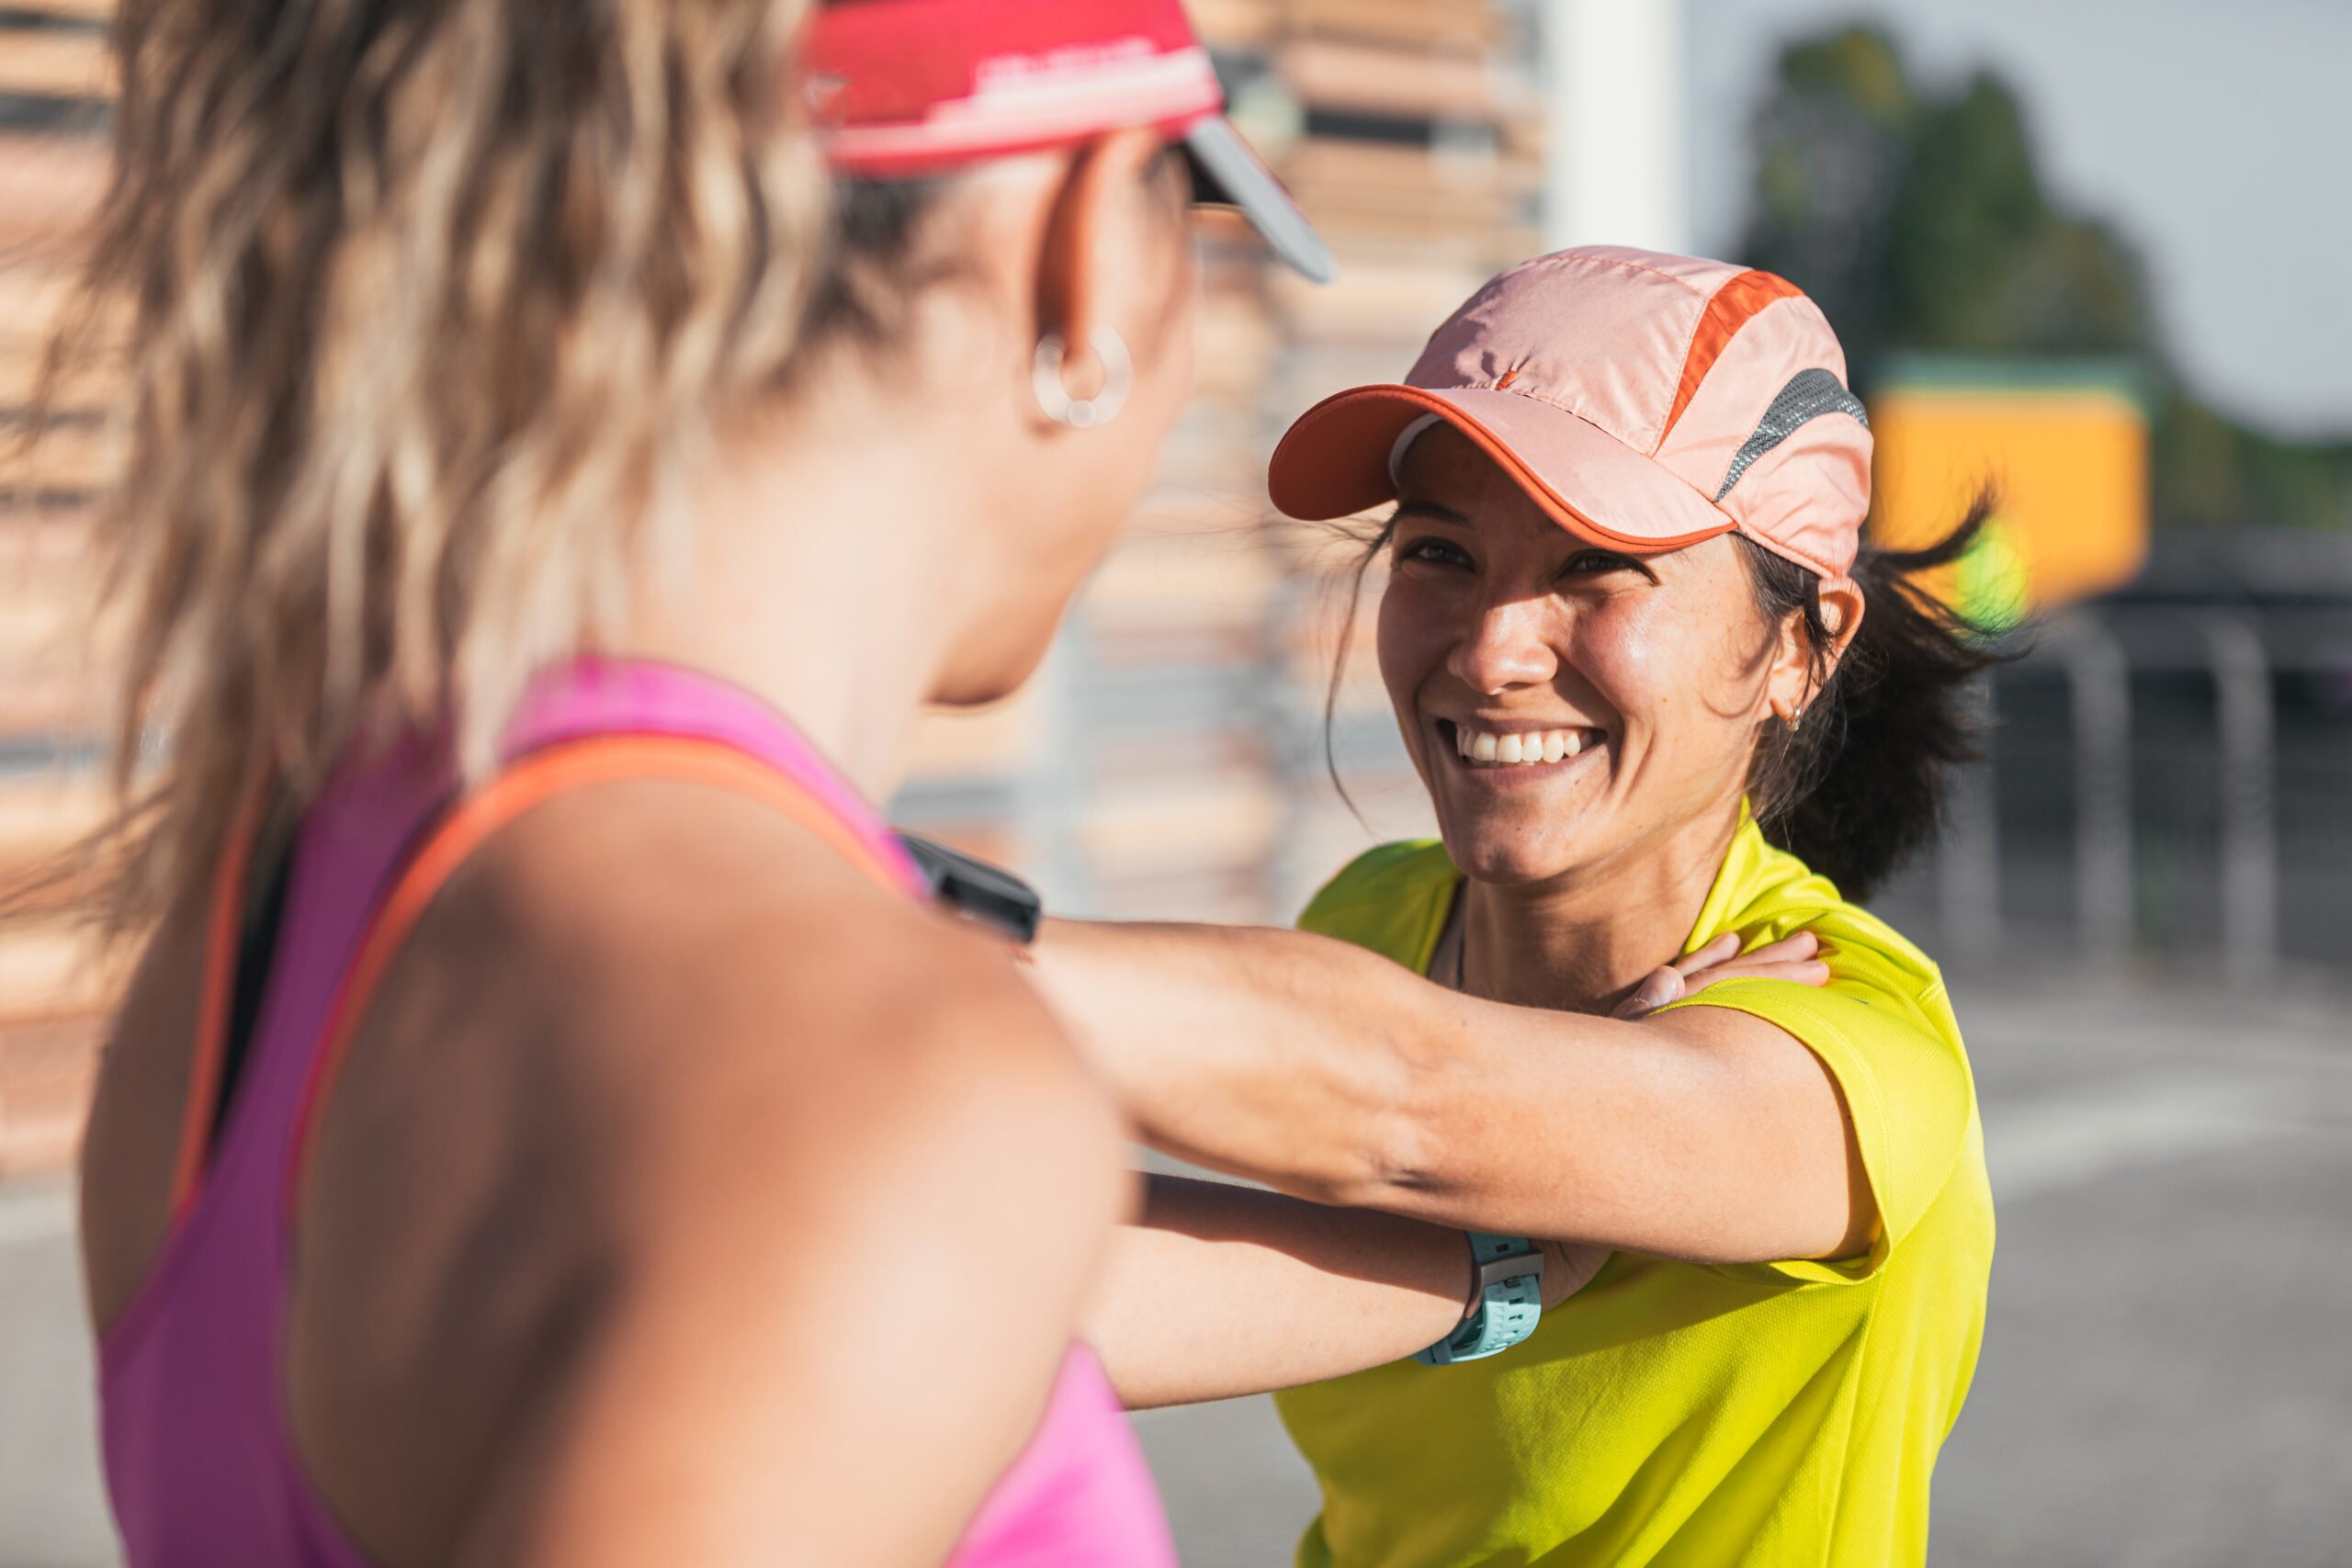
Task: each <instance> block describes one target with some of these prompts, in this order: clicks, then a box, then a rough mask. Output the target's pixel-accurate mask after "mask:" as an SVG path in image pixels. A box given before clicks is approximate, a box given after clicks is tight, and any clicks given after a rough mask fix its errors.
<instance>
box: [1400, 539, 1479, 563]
mask: <svg viewBox="0 0 2352 1568" xmlns="http://www.w3.org/2000/svg"><path fill="white" fill-rule="evenodd" d="M1397 559H1398V560H1399V561H1432V562H1435V563H1436V564H1438V565H1440V566H1470V565H1473V564H1475V563H1474V562H1473V561H1472V560H1471V559H1470V552H1469V551H1467V550H1465V549H1464V548H1463V547H1461V546H1459V545H1455V544H1449V543H1447V542H1446V541H1445V540H1443V539H1410V540H1408V541H1406V543H1405V544H1404V546H1403V547H1401V548H1399V549H1398V550H1397Z"/></svg>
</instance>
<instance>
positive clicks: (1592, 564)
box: [1560, 550, 1641, 577]
mask: <svg viewBox="0 0 2352 1568" xmlns="http://www.w3.org/2000/svg"><path fill="white" fill-rule="evenodd" d="M1560 570H1561V571H1562V573H1563V574H1566V575H1569V576H1577V577H1588V576H1592V575H1595V574H1597V573H1600V572H1606V571H1638V570H1641V569H1640V568H1639V567H1636V566H1635V565H1634V562H1633V560H1632V558H1630V557H1626V556H1621V555H1619V554H1617V553H1616V552H1615V551H1613V550H1578V551H1577V553H1576V554H1575V555H1573V556H1570V557H1569V558H1568V564H1567V565H1566V566H1564V567H1562V568H1561V569H1560Z"/></svg>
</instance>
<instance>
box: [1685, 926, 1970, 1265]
mask: <svg viewBox="0 0 2352 1568" xmlns="http://www.w3.org/2000/svg"><path fill="white" fill-rule="evenodd" d="M1822 934H1823V937H1824V939H1825V940H1826V941H1827V942H1831V943H1833V944H1834V945H1835V946H1836V950H1837V951H1836V953H1835V955H1834V956H1833V958H1832V960H1831V965H1830V976H1831V977H1830V982H1829V984H1828V986H1826V987H1823V988H1819V989H1816V988H1815V987H1810V986H1800V985H1796V984H1794V983H1792V982H1790V981H1786V980H1726V981H1724V982H1723V983H1721V984H1719V985H1714V986H1710V987H1707V988H1706V989H1705V990H1704V991H1702V992H1701V993H1700V994H1699V995H1698V996H1696V997H1693V998H1689V999H1688V1000H1686V1001H1682V1002H1678V1003H1676V1004H1675V1006H1677V1007H1721V1008H1730V1009H1732V1010H1735V1011H1738V1012H1744V1013H1747V1014H1749V1015H1751V1016H1753V1017H1756V1018H1760V1019H1762V1020H1764V1021H1766V1022H1768V1023H1771V1024H1775V1025H1777V1026H1778V1027H1780V1028H1781V1029H1783V1030H1785V1031H1787V1032H1789V1033H1790V1034H1792V1035H1794V1036H1795V1037H1796V1038H1797V1039H1798V1040H1799V1041H1802V1042H1803V1043H1804V1045H1805V1047H1806V1048H1807V1049H1809V1050H1810V1051H1812V1052H1813V1054H1814V1055H1815V1056H1818V1057H1819V1058H1820V1059H1821V1063H1822V1065H1823V1066H1826V1067H1827V1068H1828V1069H1829V1074H1830V1076H1831V1077H1833V1078H1835V1079H1837V1081H1838V1092H1839V1093H1840V1094H1841V1095H1842V1096H1843V1097H1844V1099H1845V1101H1846V1110H1847V1113H1848V1115H1849V1116H1850V1117H1851V1118H1852V1119H1853V1125H1854V1137H1855V1141H1856V1143H1857V1145H1859V1146H1860V1151H1861V1157H1862V1166H1863V1168H1864V1170H1865V1172H1866V1173H1867V1175H1868V1179H1869V1181H1870V1188H1871V1200H1872V1201H1873V1203H1874V1204H1875V1206H1876V1208H1877V1211H1878V1232H1877V1235H1876V1238H1875V1239H1874V1240H1873V1241H1872V1242H1871V1247H1870V1249H1869V1250H1868V1251H1867V1252H1866V1253H1863V1254H1861V1255H1860V1256H1858V1257H1854V1258H1838V1259H1833V1260H1830V1261H1826V1262H1817V1261H1813V1260H1808V1259H1792V1260H1789V1261H1785V1262H1779V1263H1765V1264H1750V1265H1742V1266H1739V1267H1737V1268H1736V1269H1733V1270H1732V1271H1733V1272H1736V1273H1742V1274H1747V1273H1753V1272H1755V1271H1757V1270H1761V1271H1763V1273H1765V1274H1766V1275H1770V1276H1777V1277H1779V1278H1781V1279H1783V1280H1792V1281H1796V1282H1802V1283H1823V1282H1831V1281H1850V1280H1867V1279H1869V1278H1870V1277H1871V1275H1873V1274H1875V1273H1877V1272H1878V1270H1879V1269H1881V1268H1883V1267H1884V1265H1885V1263H1886V1260H1887V1259H1888V1258H1890V1257H1892V1256H1893V1255H1894V1250H1895V1248H1897V1247H1901V1246H1902V1245H1903V1242H1904V1238H1905V1236H1907V1235H1910V1233H1911V1231H1912V1228H1913V1227H1914V1226H1915V1225H1917V1224H1918V1222H1919V1219H1920V1216H1922V1215H1923V1214H1925V1213H1927V1212H1928V1205H1930V1204H1931V1203H1933V1202H1934V1201H1935V1200H1936V1197H1937V1195H1938V1194H1939V1193H1940V1192H1941V1191H1942V1190H1943V1189H1944V1184H1945V1182H1946V1181H1947V1180H1948V1179H1950V1178H1951V1173H1952V1170H1953V1168H1955V1167H1956V1166H1957V1165H1958V1163H1959V1161H1960V1159H1961V1157H1962V1154H1963V1153H1964V1152H1965V1150H1966V1148H1967V1145H1968V1129H1969V1125H1970V1122H1971V1121H1972V1119H1973V1115H1974V1111H1975V1088H1974V1085H1973V1082H1972V1081H1971V1079H1970V1077H1969V1071H1968V1059H1967V1057H1966V1055H1964V1054H1963V1053H1962V1048H1961V1044H1960V1036H1959V1030H1958V1028H1957V1026H1956V1024H1955V1023H1954V1022H1953V1021H1952V1017H1951V1007H1950V1004H1949V1003H1948V1002H1947V1001H1946V999H1945V997H1944V990H1943V981H1942V979H1941V978H1940V977H1939V976H1936V975H1935V974H1934V973H1933V971H1932V970H1930V971H1928V973H1926V974H1924V975H1921V974H1914V973H1908V972H1907V971H1908V970H1909V969H1910V965H1909V964H1905V962H1904V961H1903V959H1902V958H1901V956H1900V955H1895V954H1889V953H1883V952H1874V951H1871V950H1869V949H1867V948H1863V947H1861V946H1860V945H1859V944H1858V943H1857V942H1855V937H1856V936H1857V935H1858V934H1859V933H1855V932H1851V931H1826V930H1825V931H1823V932H1822Z"/></svg>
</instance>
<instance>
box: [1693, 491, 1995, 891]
mask: <svg viewBox="0 0 2352 1568" xmlns="http://www.w3.org/2000/svg"><path fill="white" fill-rule="evenodd" d="M1994 504H1995V497H1994V495H1993V493H1992V492H1991V491H1981V492H1979V493H1978V495H1977V496H1976V498H1975V500H1974V502H1972V503H1971V505H1970V506H1969V508H1968V512H1967V514H1966V516H1964V517H1963V518H1962V520H1961V523H1960V525H1959V526H1958V527H1956V528H1954V529H1953V530H1952V531H1951V533H1949V534H1947V535H1945V536H1943V537H1942V538H1940V539H1939V540H1937V541H1936V542H1935V543H1934V544H1931V545H1928V546H1926V547H1923V548H1920V549H1916V550H1890V549H1882V548H1879V547H1876V546H1873V545H1871V544H1870V543H1869V542H1868V541H1867V540H1865V541H1864V543H1863V545H1862V549H1861V553H1860V556H1859V557H1857V558H1856V559H1855V561H1854V566H1853V578H1854V581H1855V583H1856V584H1857V585H1858V586H1860V589H1861V591H1862V601H1863V612H1862V624H1861V626H1860V629H1859V630H1858V631H1856V633H1855V634H1854V640H1853V641H1852V643H1851V644H1850V645H1849V646H1848V648H1847V649H1846V653H1845V657H1844V658H1843V659H1841V660H1838V662H1837V664H1836V666H1835V668H1834V669H1833V668H1832V667H1831V664H1830V660H1829V650H1830V648H1831V639H1830V635H1829V628H1828V626H1826V624H1825V623H1824V622H1823V619H1822V615H1821V594H1820V580H1819V579H1817V578H1815V576H1814V575H1813V574H1812V573H1811V572H1809V571H1806V570H1804V568H1802V567H1799V566H1795V565H1793V564H1792V563H1791V562H1789V561H1786V560H1783V559H1782V558H1780V557H1779V556H1776V555H1773V554H1772V553H1771V552H1770V551H1769V550H1766V549H1764V548H1763V547H1760V546H1758V545H1753V544H1750V543H1749V542H1748V541H1747V540H1746V539H1744V538H1743V539H1741V540H1740V541H1739V543H1740V547H1741V550H1742V553H1743V556H1744V558H1745V559H1746V560H1747V573H1748V580H1749V581H1750V582H1751V583H1752V584H1753V586H1754V588H1755V591H1756V603H1757V608H1758V610H1760V611H1761V612H1763V614H1764V615H1765V616H1766V617H1767V618H1768V620H1769V621H1770V622H1771V623H1772V624H1775V625H1777V624H1779V622H1780V621H1781V618H1782V617H1784V616H1787V615H1797V616H1799V617H1801V618H1802V620H1803V622H1804V633H1805V637H1806V638H1807V640H1808V641H1809V642H1810V643H1811V645H1812V647H1813V649H1814V656H1813V657H1814V674H1815V684H1816V686H1817V688H1818V691H1817V694H1816V695H1815V697H1814V700H1813V702H1812V704H1811V705H1810V706H1808V707H1807V708H1806V710H1805V712H1804V718H1803V720H1802V721H1801V722H1800V723H1799V724H1798V725H1796V726H1795V727H1794V728H1788V727H1784V726H1782V725H1781V724H1780V723H1779V722H1778V721H1776V720H1768V721H1767V723H1766V726H1765V731H1764V734H1763V735H1762V736H1761V737H1760V738H1759V739H1758V744H1757V749H1756V760H1755V762H1754V764H1753V765H1752V767H1751V768H1750V770H1749V773H1748V795H1749V796H1750V798H1751V799H1752V800H1753V802H1754V805H1755V810H1756V816H1757V819H1758V822H1759V823H1760V824H1761V826H1762V827H1763V829H1764V836H1765V837H1766V838H1767V839H1770V840H1771V841H1772V842H1773V843H1775V844H1778V845H1780V846H1781V848H1782V849H1785V850H1787V851H1788V852H1790V853H1792V854H1793V855H1795V856H1796V857H1797V858H1798V859H1800V860H1802V861H1804V863H1806V864H1807V865H1809V866H1811V867H1812V868H1813V869H1814V870H1815V871H1817V872H1820V873H1821V874H1824V875H1826V876H1827V877H1828V878H1829V879H1830V880H1831V881H1833V882H1835V883H1837V884H1838V889H1839V891H1841V892H1843V893H1844V894H1845V895H1846V897H1849V898H1853V899H1857V900H1860V899H1864V898H1867V897H1870V896H1871V893H1872V892H1874V891H1875V890H1876V889H1877V888H1878V886H1880V885H1881V884H1882V883H1883V882H1884V881H1885V879H1886V877H1887V875H1888V874H1889V873H1891V872H1893V871H1894V869H1895V868H1896V867H1897V866H1899V865H1901V864H1902V863H1903V862H1904V861H1905V859H1906V858H1907V857H1908V856H1909V855H1910V854H1911V853H1912V852H1914V851H1916V850H1917V849H1918V848H1919V846H1920V845H1921V844H1923V843H1925V842H1926V841H1927V840H1928V838H1929V837H1931V836H1932V835H1933V834H1934V832H1935V829H1936V823H1937V820H1938V818H1939V816H1940V815H1941V813H1942V810H1943V799H1944V776H1945V771H1946V770H1947V769H1948V768H1950V767H1951V766H1952V765H1954V764H1955V763H1960V762H1965V761H1970V760H1971V759H1972V758H1973V757H1974V755H1975V749H1974V742H1975V737H1974V735H1973V733H1972V732H1971V726H1970V721H1969V718H1968V716H1967V712H1966V709H1965V706H1964V698H1963V692H1964V690H1965V688H1966V687H1967V685H1968V683H1969V682H1971V681H1972V680H1973V679H1974V678H1975V677H1976V676H1978V675H1979V674H1981V673H1982V672H1983V671H1985V670H1986V669H1987V668H1989V667H1990V666H1992V665H1994V664H1996V663H1998V662H2000V661H2001V660H2002V659H2003V658H2004V655H2003V653H2002V652H2001V650H2000V649H1998V648H1997V647H1996V644H1995V643H1994V641H1993V639H1991V638H1990V637H1987V636H1986V635H1985V632H1984V630H1983V629H1982V628H1980V627H1978V626H1976V625H1974V624H1973V622H1971V621H1970V620H1968V619H1967V618H1966V617H1965V616H1964V615H1962V614H1961V613H1960V612H1958V611H1956V610H1954V609H1953V608H1951V606H1950V605H1949V604H1945V603H1944V602H1943V601H1941V600H1939V599H1938V598H1936V597H1934V596H1933V595H1932V594H1931V593H1929V592H1928V591H1927V590H1926V589H1924V588H1923V587H1922V586H1921V584H1920V579H1921V578H1922V577H1923V576H1925V575H1926V574H1928V573H1929V572H1933V571H1935V570H1938V569H1939V568H1943V567H1949V566H1951V565H1952V564H1953V563H1955V562H1957V561H1958V560H1959V559H1960V558H1961V557H1962V556H1963V555H1965V554H1967V552H1968V548H1969V547H1970V546H1971V545H1973V544H1974V543H1975V541H1976V538H1977V536H1978V535H1979V534H1981V533H1982V532H1983V531H1984V528H1985V522H1986V520H1987V519H1988V518H1990V517H1991V515H1992V513H1993V510H1994Z"/></svg>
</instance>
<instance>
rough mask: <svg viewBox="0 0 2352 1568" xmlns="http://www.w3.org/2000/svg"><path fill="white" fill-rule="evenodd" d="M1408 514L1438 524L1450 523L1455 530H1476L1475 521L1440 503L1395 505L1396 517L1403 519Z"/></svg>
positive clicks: (1427, 502)
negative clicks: (1431, 520)
mask: <svg viewBox="0 0 2352 1568" xmlns="http://www.w3.org/2000/svg"><path fill="white" fill-rule="evenodd" d="M1407 513H1411V514H1412V515H1413V516H1416V517H1427V518H1431V519H1433V520H1435V521H1437V522H1440V523H1451V524H1453V525H1454V526H1455V527H1457V528H1469V529H1473V530H1476V527H1477V526H1478V525H1477V522H1476V519H1474V518H1472V517H1470V516H1469V515H1468V514H1466V513H1460V512H1456V511H1455V510H1454V509H1453V508H1452V507H1451V506H1448V505H1446V504H1445V503H1444V502H1436V501H1405V502H1398V503H1397V516H1399V517H1403V516H1405V515H1406V514H1407Z"/></svg>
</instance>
